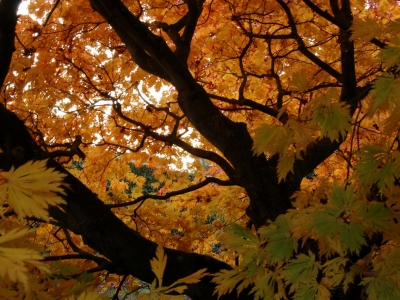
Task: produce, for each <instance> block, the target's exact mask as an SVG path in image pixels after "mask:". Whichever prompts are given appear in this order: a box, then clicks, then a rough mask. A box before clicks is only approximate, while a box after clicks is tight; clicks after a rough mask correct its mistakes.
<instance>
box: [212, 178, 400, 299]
mask: <svg viewBox="0 0 400 300" xmlns="http://www.w3.org/2000/svg"><path fill="white" fill-rule="evenodd" d="M393 189H396V190H398V188H393ZM393 192H394V193H396V192H395V190H392V193H393ZM397 193H398V192H397ZM388 201H389V203H393V201H396V205H399V199H393V198H391V199H390V200H388ZM317 203H319V201H316V202H315V203H314V205H312V206H310V207H308V208H307V209H303V210H301V211H299V210H291V211H289V212H288V213H287V214H286V215H282V216H280V217H278V219H277V220H276V221H274V222H271V223H270V225H268V226H264V227H261V228H260V229H259V230H258V232H257V234H255V233H253V232H252V231H250V230H248V229H245V228H243V227H240V226H237V225H232V226H231V227H230V229H229V230H228V231H227V234H226V236H225V237H224V238H223V239H222V242H223V243H224V245H225V247H226V248H228V249H229V250H231V251H235V252H236V254H237V256H239V257H240V260H241V261H240V266H238V267H235V268H234V269H233V270H226V271H223V272H221V273H219V274H217V275H216V277H215V278H214V279H213V281H214V282H215V283H217V284H218V287H217V288H216V293H218V295H220V296H221V295H222V294H224V293H227V292H230V291H232V290H233V289H234V288H235V287H236V288H237V291H238V293H240V292H241V291H242V290H243V289H245V288H246V287H248V286H252V290H251V293H254V297H255V299H288V294H292V293H293V294H294V295H293V299H321V300H322V299H330V296H331V291H332V290H334V289H335V288H337V287H342V288H343V291H344V292H346V291H347V289H348V287H349V285H350V284H352V283H354V281H355V278H356V277H358V276H360V277H361V278H362V281H361V284H362V285H364V286H365V287H366V289H365V291H366V294H367V295H368V296H369V297H371V299H376V298H375V297H376V295H379V299H388V300H389V299H396V298H398V297H399V296H400V286H399V281H398V276H399V275H400V274H399V270H400V269H399V262H398V261H397V259H398V256H399V254H400V251H399V249H400V248H399V247H398V246H396V244H394V243H393V241H392V240H391V239H392V238H393V237H391V236H389V235H390V232H391V231H392V230H394V229H395V226H396V224H395V222H394V220H395V218H396V217H398V212H397V211H396V210H393V209H392V208H391V207H388V206H387V205H385V203H382V202H376V201H372V202H369V201H367V200H366V198H365V195H361V194H359V193H357V192H355V191H354V190H353V189H352V188H351V187H347V188H345V187H339V186H333V188H332V191H331V192H330V193H329V195H328V200H327V203H326V204H325V205H322V204H319V205H317ZM378 232H384V233H385V234H384V241H385V242H384V243H383V244H382V245H381V246H379V247H378V246H376V247H375V248H374V250H373V252H370V253H368V254H367V255H366V256H365V257H359V255H360V250H361V248H362V246H363V245H366V243H367V239H370V238H372V237H373V236H374V234H377V233H378ZM310 243H311V244H313V245H314V246H313V247H312V249H313V250H309V251H308V252H306V253H304V249H305V246H306V245H309V244H310ZM316 249H317V250H316ZM296 253H298V254H296ZM355 257H359V259H357V260H355V261H354V258H355ZM289 286H290V289H289V290H287V288H286V287H289ZM389 287H390V288H389Z"/></svg>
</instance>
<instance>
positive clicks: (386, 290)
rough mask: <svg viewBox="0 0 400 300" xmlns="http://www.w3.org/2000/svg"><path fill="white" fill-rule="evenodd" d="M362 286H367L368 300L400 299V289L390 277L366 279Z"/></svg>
mask: <svg viewBox="0 0 400 300" xmlns="http://www.w3.org/2000/svg"><path fill="white" fill-rule="evenodd" d="M360 284H361V285H366V286H367V289H366V293H367V295H368V299H371V300H373V299H379V300H393V299H400V288H399V286H398V285H397V284H396V283H395V282H394V281H393V280H392V279H391V278H389V277H364V278H363V280H362V281H361V283H360Z"/></svg>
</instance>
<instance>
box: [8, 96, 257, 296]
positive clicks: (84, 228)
mask: <svg viewBox="0 0 400 300" xmlns="http://www.w3.org/2000/svg"><path fill="white" fill-rule="evenodd" d="M5 124H7V126H5ZM0 128H1V130H0V149H1V150H2V151H3V153H4V154H5V155H7V157H10V159H11V161H13V162H15V163H16V164H17V165H20V164H23V163H25V162H27V161H29V160H32V159H45V158H46V157H47V156H46V153H45V152H44V151H43V150H42V149H40V148H39V147H38V145H36V144H35V142H34V140H33V139H32V137H31V136H30V135H29V133H28V131H27V129H26V128H25V126H24V124H23V123H22V122H21V121H20V120H19V119H18V118H17V117H16V116H15V114H13V113H11V112H9V111H8V110H7V109H5V107H4V106H3V105H2V104H0ZM13 149H19V151H17V152H15V151H13ZM48 166H49V167H53V168H55V169H56V170H57V171H59V172H62V173H63V174H66V175H67V177H66V178H65V183H67V184H68V185H69V186H70V189H68V190H67V191H66V192H67V195H66V196H65V200H66V201H67V205H64V206H63V207H62V209H63V210H61V209H59V208H57V207H51V208H50V209H49V212H50V216H51V217H52V218H54V219H56V220H57V221H58V222H59V223H60V226H61V227H63V228H67V229H68V230H71V231H72V232H74V233H75V234H79V235H81V236H82V238H83V240H84V242H85V243H86V244H87V245H88V246H89V247H91V248H93V249H96V250H97V251H99V252H100V253H102V254H103V255H104V256H105V257H107V258H108V259H109V260H110V261H111V262H112V263H113V264H115V265H117V266H119V268H121V269H122V270H124V272H126V273H129V274H131V275H132V276H135V277H137V278H140V279H142V280H143V281H146V282H152V281H153V280H154V273H153V272H152V271H151V267H150V260H151V259H152V258H153V257H154V256H155V250H156V247H157V244H155V243H153V242H151V241H149V240H147V239H145V238H143V237H142V236H140V235H139V234H138V233H137V232H135V231H133V230H132V229H130V228H128V227H127V226H126V224H124V223H123V222H122V221H121V220H120V219H118V218H117V217H116V216H115V215H114V214H113V213H112V212H111V211H110V209H109V208H108V207H106V205H105V204H104V203H103V202H102V201H100V200H99V199H98V197H97V195H96V194H94V193H93V192H92V191H90V190H89V189H88V188H87V187H86V186H84V185H83V184H82V183H81V182H80V181H79V180H78V179H76V178H75V177H74V176H72V175H71V174H70V173H69V172H68V171H66V170H65V169H64V168H63V167H61V166H60V165H59V164H57V163H56V162H55V161H53V160H49V161H48ZM165 252H166V254H167V255H168V262H167V267H166V270H165V273H164V280H165V285H169V284H171V283H173V282H174V281H175V280H177V279H179V278H183V277H185V276H188V275H190V274H192V273H194V272H196V271H198V270H199V269H202V268H207V270H208V272H211V273H213V272H217V271H219V270H221V269H230V266H229V265H227V264H225V263H223V262H221V261H218V260H216V259H214V258H211V257H209V256H204V255H199V254H195V253H186V252H182V251H178V250H171V249H165ZM213 292H214V285H213V284H212V283H210V278H209V277H206V278H204V279H203V280H202V282H201V283H199V284H196V285H189V287H188V290H187V292H186V294H187V295H189V296H190V297H191V298H192V299H216V296H212V293H213ZM247 292H248V291H247ZM205 295H207V296H205ZM222 299H236V293H233V294H232V295H227V296H226V297H224V298H222ZM243 299H251V297H246V296H244V297H243Z"/></svg>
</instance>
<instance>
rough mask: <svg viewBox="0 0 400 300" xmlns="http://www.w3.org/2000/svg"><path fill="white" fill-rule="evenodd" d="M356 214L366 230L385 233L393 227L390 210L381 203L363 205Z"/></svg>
mask: <svg viewBox="0 0 400 300" xmlns="http://www.w3.org/2000/svg"><path fill="white" fill-rule="evenodd" d="M357 214H358V218H359V219H361V220H362V221H363V222H364V224H365V225H366V226H367V228H368V229H371V230H373V231H386V230H389V229H390V228H392V227H393V222H392V218H391V213H390V210H389V209H388V208H387V207H386V206H385V205H384V204H383V203H379V202H371V203H370V204H369V205H368V206H367V205H365V204H364V205H363V206H362V207H360V209H359V210H358V212H357Z"/></svg>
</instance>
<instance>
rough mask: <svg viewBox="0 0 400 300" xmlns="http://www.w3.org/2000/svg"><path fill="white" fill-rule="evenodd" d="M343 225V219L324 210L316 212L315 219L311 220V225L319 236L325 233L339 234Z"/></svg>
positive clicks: (330, 235)
mask: <svg viewBox="0 0 400 300" xmlns="http://www.w3.org/2000/svg"><path fill="white" fill-rule="evenodd" d="M342 225H343V220H341V219H338V218H337V217H335V216H333V215H331V214H329V213H327V212H324V211H316V212H314V213H313V219H312V220H311V222H310V226H311V228H312V229H313V230H314V231H315V233H316V234H317V238H319V237H320V236H323V235H326V236H328V237H332V236H333V235H336V234H338V233H339V232H340V230H341V228H342Z"/></svg>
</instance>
